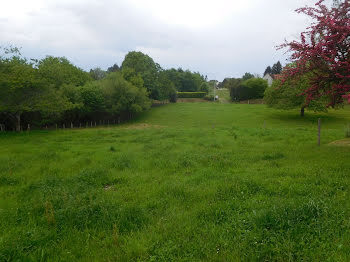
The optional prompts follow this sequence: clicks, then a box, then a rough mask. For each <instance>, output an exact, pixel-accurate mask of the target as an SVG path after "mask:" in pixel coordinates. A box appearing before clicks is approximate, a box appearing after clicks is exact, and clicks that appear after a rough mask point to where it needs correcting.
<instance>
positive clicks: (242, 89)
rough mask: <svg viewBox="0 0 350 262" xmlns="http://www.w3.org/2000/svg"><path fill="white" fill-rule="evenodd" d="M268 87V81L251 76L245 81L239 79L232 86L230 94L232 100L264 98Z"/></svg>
mask: <svg viewBox="0 0 350 262" xmlns="http://www.w3.org/2000/svg"><path fill="white" fill-rule="evenodd" d="M266 88H267V82H266V80H264V79H262V78H251V79H249V80H246V81H243V82H242V81H239V80H237V81H233V83H232V85H231V86H230V96H231V99H232V101H243V100H248V99H257V98H263V96H264V91H265V89H266Z"/></svg>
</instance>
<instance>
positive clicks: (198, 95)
mask: <svg viewBox="0 0 350 262" xmlns="http://www.w3.org/2000/svg"><path fill="white" fill-rule="evenodd" d="M206 94H207V93H206V92H177V97H178V98H203V97H204V96H205V95H206Z"/></svg>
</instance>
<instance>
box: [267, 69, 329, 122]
mask: <svg viewBox="0 0 350 262" xmlns="http://www.w3.org/2000/svg"><path fill="white" fill-rule="evenodd" d="M309 86H310V84H309V81H308V78H307V76H304V77H303V78H300V79H299V80H297V81H296V80H295V81H292V80H289V81H286V82H284V83H283V84H281V83H280V81H279V80H275V81H274V82H273V84H272V85H271V86H270V87H268V88H267V89H266V90H265V94H264V101H265V103H266V104H267V105H268V106H270V107H273V108H277V109H287V110H288V109H294V108H299V109H300V114H301V116H304V111H305V108H308V109H310V110H313V111H315V112H316V111H327V101H325V100H324V99H322V98H320V99H318V100H316V99H315V100H314V101H311V102H310V103H307V101H306V97H305V96H304V95H302V93H303V92H305V90H306V89H307V88H309Z"/></svg>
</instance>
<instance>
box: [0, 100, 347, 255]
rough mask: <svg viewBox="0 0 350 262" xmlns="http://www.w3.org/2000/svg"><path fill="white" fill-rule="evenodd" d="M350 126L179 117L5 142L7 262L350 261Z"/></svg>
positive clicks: (169, 112)
mask: <svg viewBox="0 0 350 262" xmlns="http://www.w3.org/2000/svg"><path fill="white" fill-rule="evenodd" d="M349 112H350V111H349V108H346V109H344V110H341V111H332V112H330V113H329V114H327V115H326V114H314V113H308V114H307V115H306V116H305V118H300V117H299V116H298V112H297V111H295V112H294V111H288V112H282V111H281V112H280V111H274V110H272V109H268V108H266V107H265V106H263V105H233V104H211V103H203V104H200V103H199V104H175V105H173V104H170V105H165V106H163V107H158V108H153V109H152V110H150V111H149V112H147V113H145V114H143V115H141V116H140V117H139V118H138V119H137V120H135V122H134V123H130V124H126V125H121V126H114V127H110V128H96V129H95V128H89V129H81V130H69V129H66V130H59V131H34V132H30V133H21V134H14V133H5V134H1V135H0V145H1V146H0V196H1V198H0V261H48V260H50V261H301V260H307V261H327V260H330V261H348V260H349V259H350V256H349V254H350V244H349V243H350V242H349V239H350V234H349V229H350V221H349V219H348V218H349V215H350V201H349V200H350V199H349V194H348V192H349V189H350V177H349V174H350V173H349V170H350V164H349V157H350V148H349V147H344V146H343V147H337V146H332V145H329V143H330V142H332V141H334V140H338V139H343V137H344V132H343V127H344V124H345V123H348V122H349V120H350V114H349ZM319 117H321V118H322V123H323V125H322V127H323V130H322V140H321V141H322V146H321V147H318V146H317V119H318V118H319ZM264 121H266V127H265V128H264V127H263V123H264ZM140 123H146V124H147V125H140ZM140 126H143V128H140Z"/></svg>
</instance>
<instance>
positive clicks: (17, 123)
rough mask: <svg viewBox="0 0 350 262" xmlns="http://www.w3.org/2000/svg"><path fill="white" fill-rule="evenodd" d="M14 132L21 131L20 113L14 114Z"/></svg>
mask: <svg viewBox="0 0 350 262" xmlns="http://www.w3.org/2000/svg"><path fill="white" fill-rule="evenodd" d="M16 131H17V132H20V131H21V114H20V113H17V114H16Z"/></svg>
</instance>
